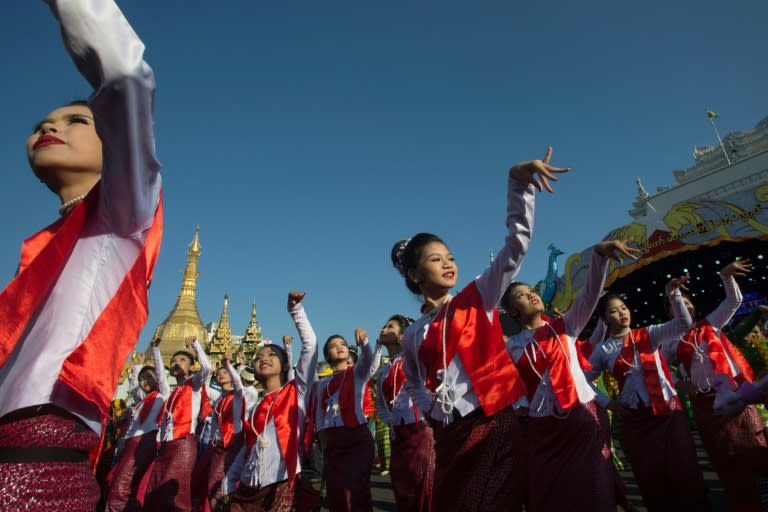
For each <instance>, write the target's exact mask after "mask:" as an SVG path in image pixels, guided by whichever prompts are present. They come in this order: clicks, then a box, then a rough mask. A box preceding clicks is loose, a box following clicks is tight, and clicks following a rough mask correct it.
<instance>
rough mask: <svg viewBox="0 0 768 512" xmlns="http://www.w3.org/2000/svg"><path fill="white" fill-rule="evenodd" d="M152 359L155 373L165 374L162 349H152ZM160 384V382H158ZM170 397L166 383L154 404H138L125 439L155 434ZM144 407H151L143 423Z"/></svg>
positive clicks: (159, 391) (132, 414)
mask: <svg viewBox="0 0 768 512" xmlns="http://www.w3.org/2000/svg"><path fill="white" fill-rule="evenodd" d="M152 359H153V360H154V363H155V373H156V374H160V373H163V374H164V373H165V368H164V367H163V356H162V354H161V353H160V349H159V348H158V347H152ZM158 384H159V382H158ZM167 397H168V390H167V383H166V389H158V393H157V396H156V397H155V399H154V400H153V401H152V403H149V404H145V403H142V402H139V403H137V404H136V405H135V406H134V407H133V409H132V410H131V420H130V421H131V422H130V423H129V425H128V429H127V430H126V431H125V436H124V437H125V438H126V439H128V438H131V437H136V436H140V435H142V434H145V433H147V432H154V431H155V430H157V429H158V425H157V418H158V417H159V416H160V411H162V409H163V405H164V404H165V399H166V398H167ZM144 407H149V408H150V409H149V414H147V417H146V418H145V419H144V421H143V422H142V421H141V411H142V409H143V408H144Z"/></svg>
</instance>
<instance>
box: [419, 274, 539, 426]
mask: <svg viewBox="0 0 768 512" xmlns="http://www.w3.org/2000/svg"><path fill="white" fill-rule="evenodd" d="M445 308H449V309H448V315H447V319H446V320H447V321H448V322H449V323H448V325H447V326H446V327H447V328H446V329H445V338H446V339H445V360H446V361H447V362H449V363H450V361H451V360H453V358H454V356H455V355H457V354H458V356H459V357H460V358H461V362H462V364H463V365H464V369H465V370H466V372H467V375H468V376H469V380H470V382H471V383H472V388H473V389H474V390H475V394H476V395H477V399H478V400H479V402H480V406H481V407H482V408H483V412H484V413H485V415H486V416H490V415H492V414H494V413H496V412H498V411H500V410H501V409H503V408H504V407H507V406H509V405H511V404H513V403H514V402H516V401H517V400H518V399H519V398H520V397H522V396H523V395H525V386H524V384H523V382H522V380H521V379H520V375H519V374H518V373H517V368H515V365H514V363H513V362H512V358H511V357H510V356H509V353H508V352H507V350H506V348H505V346H504V338H503V336H502V332H501V322H500V320H499V312H498V310H497V309H496V308H494V310H493V322H489V321H488V316H487V314H486V311H485V306H484V305H483V300H482V297H481V296H480V292H479V290H478V289H477V284H476V283H475V282H474V281H473V282H472V283H470V284H469V285H467V286H466V287H465V288H464V289H463V290H461V291H460V292H459V293H458V294H457V295H456V297H454V298H453V300H451V301H450V302H449V303H447V304H443V306H442V307H441V308H440V311H438V312H437V315H435V319H434V320H433V321H432V324H431V325H430V327H429V330H428V331H427V334H426V336H425V337H424V341H423V342H422V344H421V347H419V359H420V360H421V362H422V363H423V364H424V367H425V368H426V370H427V376H426V385H427V387H429V388H430V389H431V390H432V391H435V390H436V388H437V386H438V385H439V380H438V379H437V372H438V370H441V369H442V368H443V348H442V332H443V317H444V316H445Z"/></svg>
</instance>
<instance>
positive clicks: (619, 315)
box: [602, 298, 632, 333]
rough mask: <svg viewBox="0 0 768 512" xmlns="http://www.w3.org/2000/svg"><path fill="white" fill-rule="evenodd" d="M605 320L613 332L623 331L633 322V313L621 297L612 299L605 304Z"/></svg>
mask: <svg viewBox="0 0 768 512" xmlns="http://www.w3.org/2000/svg"><path fill="white" fill-rule="evenodd" d="M602 318H603V322H605V325H606V326H607V327H608V330H609V331H610V332H611V333H617V332H621V331H622V330H624V329H626V328H627V327H629V326H630V324H631V323H632V313H630V311H629V308H628V307H627V305H626V304H624V301H623V300H621V299H616V298H614V299H610V300H608V302H607V303H606V304H605V311H604V312H603V317H602Z"/></svg>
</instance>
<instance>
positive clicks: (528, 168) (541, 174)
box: [509, 146, 571, 192]
mask: <svg viewBox="0 0 768 512" xmlns="http://www.w3.org/2000/svg"><path fill="white" fill-rule="evenodd" d="M550 160H552V146H548V147H547V154H546V155H545V156H544V159H543V160H528V161H526V162H520V163H517V164H515V165H514V166H513V167H512V168H511V169H510V170H509V177H510V178H514V179H516V180H517V181H521V182H523V183H528V184H530V185H533V186H534V187H536V188H537V189H538V190H539V191H541V190H543V189H547V191H548V192H554V190H552V186H551V185H550V184H549V180H552V181H558V180H557V176H555V174H562V173H564V172H568V171H570V170H571V169H570V167H555V166H553V165H550V164H549V161H550Z"/></svg>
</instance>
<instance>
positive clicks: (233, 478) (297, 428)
mask: <svg viewBox="0 0 768 512" xmlns="http://www.w3.org/2000/svg"><path fill="white" fill-rule="evenodd" d="M289 313H290V314H291V317H292V318H293V321H294V323H295V324H296V329H297V330H298V333H299V338H300V339H301V352H300V354H299V361H298V364H297V365H296V369H295V371H294V378H293V379H292V380H290V381H288V382H287V383H286V384H284V385H283V386H282V387H281V388H280V389H278V390H276V391H272V392H271V393H268V394H266V395H265V396H264V397H263V398H262V399H261V401H260V402H259V404H258V405H257V406H256V407H255V408H254V410H253V411H252V412H251V413H250V414H249V415H248V418H247V421H246V423H245V429H244V431H245V446H244V447H243V448H242V450H241V451H240V454H239V455H238V457H237V459H236V461H235V463H234V464H233V465H232V466H231V467H230V468H229V470H228V471H227V477H226V480H225V483H224V487H223V490H222V492H223V493H224V494H226V493H231V492H233V491H234V489H235V484H236V482H237V481H238V480H239V481H240V488H239V489H238V494H237V495H236V496H235V497H234V500H235V502H237V501H238V500H240V499H241V498H242V497H243V496H247V497H248V498H251V499H254V498H255V496H254V495H255V494H256V493H257V492H258V490H263V489H265V488H269V487H270V486H272V485H274V484H281V485H283V484H284V485H285V486H288V487H292V486H293V481H294V478H295V477H296V475H297V474H298V473H299V472H300V471H301V460H300V456H299V454H300V445H301V443H302V442H303V439H304V433H305V430H306V424H307V407H308V405H309V392H310V390H311V389H312V387H313V385H314V384H315V381H316V380H317V337H316V336H315V331H314V330H313V329H312V325H311V324H310V322H309V319H308V318H307V315H306V313H305V311H304V306H303V305H302V304H297V305H296V306H295V307H294V308H292V309H291V310H290V311H289ZM284 490H285V489H284ZM278 494H281V495H283V496H284V497H286V495H287V496H288V497H289V496H292V492H285V493H281V492H278ZM284 505H285V504H284V503H274V504H273V505H272V507H273V509H275V510H282V508H280V507H283V506H284ZM289 505H290V504H289ZM238 510H239V509H238ZM258 510H262V509H258Z"/></svg>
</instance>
